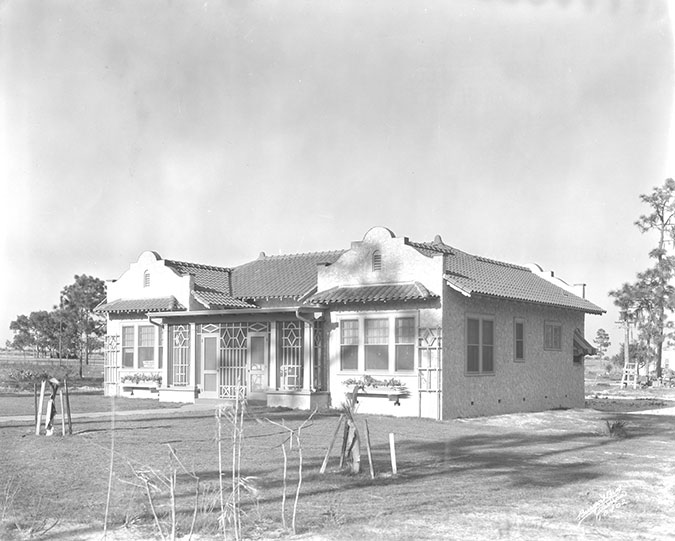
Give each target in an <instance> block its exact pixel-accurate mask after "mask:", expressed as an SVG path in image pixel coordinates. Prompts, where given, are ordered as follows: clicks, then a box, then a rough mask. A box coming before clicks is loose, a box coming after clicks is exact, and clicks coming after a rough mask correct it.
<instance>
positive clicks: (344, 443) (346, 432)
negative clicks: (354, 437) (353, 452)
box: [340, 420, 349, 469]
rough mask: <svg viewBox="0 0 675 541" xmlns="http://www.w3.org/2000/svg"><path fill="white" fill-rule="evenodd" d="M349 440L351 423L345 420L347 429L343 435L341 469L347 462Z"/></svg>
mask: <svg viewBox="0 0 675 541" xmlns="http://www.w3.org/2000/svg"><path fill="white" fill-rule="evenodd" d="M347 440H349V423H347V421H346V420H345V430H344V434H343V436H342V450H341V451H340V469H342V466H343V465H344V463H345V454H346V453H347Z"/></svg>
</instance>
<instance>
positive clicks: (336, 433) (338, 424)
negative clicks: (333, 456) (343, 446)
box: [319, 414, 344, 474]
mask: <svg viewBox="0 0 675 541" xmlns="http://www.w3.org/2000/svg"><path fill="white" fill-rule="evenodd" d="M343 418H344V414H340V418H339V419H338V423H337V426H336V427H335V432H334V433H333V438H332V439H331V440H330V445H329V446H328V451H326V456H325V457H324V459H323V464H321V469H320V470H319V473H321V474H323V473H326V466H328V457H329V456H330V452H331V451H332V450H333V445H335V440H336V439H337V435H338V433H339V432H340V425H341V424H342V419H343Z"/></svg>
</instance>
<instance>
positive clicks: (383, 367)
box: [339, 312, 417, 373]
mask: <svg viewBox="0 0 675 541" xmlns="http://www.w3.org/2000/svg"><path fill="white" fill-rule="evenodd" d="M339 325H340V369H341V370H345V371H360V372H375V373H382V372H390V373H393V372H414V370H415V363H416V362H417V361H416V359H417V353H416V349H417V346H416V344H417V318H416V317H414V316H413V315H407V314H401V313H394V312H391V313H377V314H375V313H372V314H358V315H357V314H354V315H348V316H347V317H346V318H345V319H342V320H340V322H339Z"/></svg>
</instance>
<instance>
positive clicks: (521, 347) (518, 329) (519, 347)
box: [513, 319, 525, 361]
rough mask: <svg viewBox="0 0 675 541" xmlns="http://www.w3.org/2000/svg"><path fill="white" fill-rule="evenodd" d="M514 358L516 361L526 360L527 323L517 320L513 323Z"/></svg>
mask: <svg viewBox="0 0 675 541" xmlns="http://www.w3.org/2000/svg"><path fill="white" fill-rule="evenodd" d="M513 346H514V351H513V357H514V359H515V360H516V361H524V360H525V322H524V321H523V320H521V319H516V320H515V321H514V323H513Z"/></svg>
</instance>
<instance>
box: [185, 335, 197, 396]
mask: <svg viewBox="0 0 675 541" xmlns="http://www.w3.org/2000/svg"><path fill="white" fill-rule="evenodd" d="M196 342H197V325H196V324H194V323H190V353H189V357H188V362H189V363H190V378H189V379H188V382H187V383H188V386H191V387H193V388H195V381H197V380H196V378H195V359H197V344H196Z"/></svg>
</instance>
